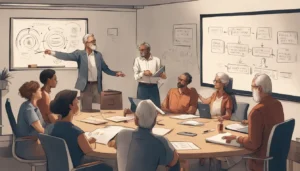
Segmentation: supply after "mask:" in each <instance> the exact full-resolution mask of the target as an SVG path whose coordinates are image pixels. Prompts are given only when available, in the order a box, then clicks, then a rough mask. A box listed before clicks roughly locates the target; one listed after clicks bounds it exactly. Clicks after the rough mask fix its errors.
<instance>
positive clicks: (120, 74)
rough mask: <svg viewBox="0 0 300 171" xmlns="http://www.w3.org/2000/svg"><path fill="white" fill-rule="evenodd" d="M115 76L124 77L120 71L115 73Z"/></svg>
mask: <svg viewBox="0 0 300 171" xmlns="http://www.w3.org/2000/svg"><path fill="white" fill-rule="evenodd" d="M116 76H117V77H125V74H124V73H123V72H122V71H119V72H117V73H116Z"/></svg>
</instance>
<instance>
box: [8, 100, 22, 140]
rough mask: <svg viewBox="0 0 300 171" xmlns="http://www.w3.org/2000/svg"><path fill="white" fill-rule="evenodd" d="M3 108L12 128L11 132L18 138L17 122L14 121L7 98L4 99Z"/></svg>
mask: <svg viewBox="0 0 300 171" xmlns="http://www.w3.org/2000/svg"><path fill="white" fill-rule="evenodd" d="M5 110H6V114H7V117H8V120H9V124H10V126H11V129H12V132H13V134H14V136H15V137H16V138H18V137H19V133H18V128H17V122H16V119H15V116H14V114H13V111H12V109H11V104H10V100H9V98H7V99H6V102H5Z"/></svg>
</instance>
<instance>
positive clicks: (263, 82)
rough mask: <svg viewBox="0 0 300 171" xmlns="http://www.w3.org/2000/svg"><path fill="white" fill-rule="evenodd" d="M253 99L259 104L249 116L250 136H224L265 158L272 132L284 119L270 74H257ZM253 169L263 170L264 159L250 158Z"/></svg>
mask: <svg viewBox="0 0 300 171" xmlns="http://www.w3.org/2000/svg"><path fill="white" fill-rule="evenodd" d="M251 86H252V92H253V99H254V101H255V102H257V103H258V104H257V105H256V106H254V108H253V109H252V110H251V112H250V114H249V116H248V132H249V133H248V136H245V137H236V136H235V135H231V136H224V137H223V138H224V139H226V141H227V143H230V142H231V141H232V140H233V141H237V142H238V143H240V144H241V145H242V146H244V147H245V148H246V149H249V150H251V151H253V152H254V153H253V154H254V157H257V158H265V157H267V156H266V153H267V146H268V140H269V135H270V132H271V130H272V128H273V126H274V125H276V124H278V123H281V122H283V121H284V114H283V108H282V105H281V103H280V102H279V101H278V100H276V99H274V98H273V97H272V96H271V94H272V82H271V79H270V77H269V76H268V75H266V74H257V75H256V76H255V77H254V79H253V81H252V85H251ZM248 164H249V165H248V166H249V168H250V170H251V171H262V170H263V161H261V160H249V163H248Z"/></svg>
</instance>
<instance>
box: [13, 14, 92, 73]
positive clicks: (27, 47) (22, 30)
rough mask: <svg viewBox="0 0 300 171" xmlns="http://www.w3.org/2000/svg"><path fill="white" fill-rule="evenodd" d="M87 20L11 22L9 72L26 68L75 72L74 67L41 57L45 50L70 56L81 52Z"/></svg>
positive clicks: (45, 19) (69, 63)
mask: <svg viewBox="0 0 300 171" xmlns="http://www.w3.org/2000/svg"><path fill="white" fill-rule="evenodd" d="M87 22H88V20H87V19H50V18H49V19H48V18H44V19H42V18H37V19H35V18H11V24H10V26H11V27H10V29H11V30H10V34H11V35H10V69H12V70H14V69H16V70H17V69H24V68H27V67H28V64H37V65H38V66H50V67H61V66H64V67H65V68H76V67H77V63H76V62H72V61H62V60H58V59H56V58H55V57H53V56H51V55H45V54H44V53H43V52H44V51H45V50H46V49H50V50H51V51H59V52H66V53H70V52H73V51H75V50H78V49H80V50H82V49H84V44H83V43H82V38H83V36H84V35H85V34H86V33H87V29H88V28H87V26H88V23H87Z"/></svg>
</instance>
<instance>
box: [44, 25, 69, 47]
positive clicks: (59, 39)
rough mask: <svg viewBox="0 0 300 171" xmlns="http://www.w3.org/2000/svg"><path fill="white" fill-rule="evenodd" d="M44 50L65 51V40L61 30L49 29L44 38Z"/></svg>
mask: <svg viewBox="0 0 300 171" xmlns="http://www.w3.org/2000/svg"><path fill="white" fill-rule="evenodd" d="M43 43H44V48H45V49H51V50H61V49H65V48H66V45H67V39H66V37H65V36H64V34H63V29H60V28H54V29H50V31H49V32H48V33H46V34H45V36H44V41H43Z"/></svg>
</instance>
